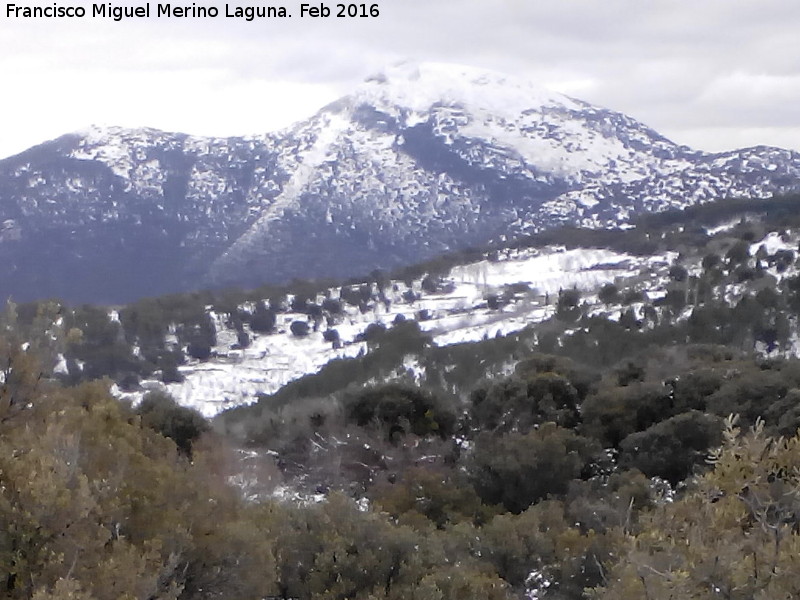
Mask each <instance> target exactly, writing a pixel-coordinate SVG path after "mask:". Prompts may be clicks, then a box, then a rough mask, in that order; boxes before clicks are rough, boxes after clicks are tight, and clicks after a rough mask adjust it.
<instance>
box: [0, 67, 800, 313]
mask: <svg viewBox="0 0 800 600" xmlns="http://www.w3.org/2000/svg"><path fill="white" fill-rule="evenodd" d="M798 182H800V153H797V152H793V151H790V150H783V149H779V148H770V147H755V148H750V149H741V150H735V151H731V152H726V153H714V154H711V153H704V152H699V151H696V150H692V149H690V148H688V147H686V146H679V145H677V144H674V143H673V142H671V141H669V140H668V139H667V138H665V137H664V136H662V135H660V134H658V133H657V132H655V131H654V130H652V129H651V128H649V127H647V126H645V125H643V124H641V123H639V122H638V121H636V120H634V119H632V118H631V117H628V116H626V115H623V114H622V113H617V112H614V111H611V110H608V109H604V108H600V107H595V106H593V105H591V104H588V103H585V102H583V101H580V100H575V99H572V98H568V97H566V96H563V95H560V94H557V93H554V92H549V91H546V90H543V89H542V88H540V87H538V86H535V85H534V84H531V83H530V82H525V81H524V80H520V79H517V78H515V77H513V76H508V75H502V74H496V73H491V72H488V71H483V70H480V69H474V68H467V67H458V66H450V65H441V64H423V65H401V66H399V67H394V68H393V69H389V70H388V71H387V72H385V73H383V74H381V75H377V76H373V77H370V78H368V79H367V81H365V83H364V84H362V85H361V86H359V87H358V88H357V89H356V90H354V92H353V93H351V94H350V95H348V96H345V97H344V98H342V99H340V100H338V101H336V102H334V103H332V104H329V105H328V106H326V107H324V108H323V109H321V110H320V111H319V112H318V113H317V114H316V115H314V116H312V117H311V118H310V119H308V120H306V121H302V122H300V123H297V124H295V125H293V126H290V127H288V128H285V129H283V130H280V131H278V132H273V133H267V134H263V135H256V136H247V137H232V138H215V137H210V138H208V137H198V136H191V135H187V134H178V133H169V132H161V131H158V130H155V129H149V128H141V129H123V128H113V127H112V128H103V129H101V128H90V129H89V130H86V131H84V132H79V133H72V134H67V135H65V136H62V137H60V138H58V139H56V140H53V141H51V142H46V143H45V144H42V145H39V146H36V147H34V148H31V149H29V150H27V151H25V152H23V153H21V154H19V155H16V156H15V157H11V158H8V159H5V160H3V161H0V222H2V223H3V225H2V227H3V229H2V231H0V255H3V256H4V257H5V260H4V261H3V263H4V264H2V265H0V276H1V277H0V280H2V281H3V282H4V283H3V284H2V285H0V292H2V293H3V294H4V295H9V294H12V295H14V296H15V297H20V298H22V299H29V298H33V297H45V296H60V297H64V298H66V299H68V300H73V301H75V300H77V301H85V300H93V301H105V302H124V301H127V300H130V299H133V298H137V297H142V296H147V295H157V294H162V293H167V292H172V291H175V292H177V291H187V290H190V289H198V288H201V287H224V286H228V285H239V286H242V285H243V286H251V287H252V286H256V285H259V284H261V283H264V282H269V281H271V282H281V281H288V280H291V279H293V278H295V277H298V276H302V277H312V278H313V277H317V278H318V277H336V278H341V277H347V276H352V275H357V274H361V273H364V272H369V271H370V270H373V269H377V268H381V269H391V268H395V267H399V266H402V265H404V264H412V263H416V262H419V261H420V260H423V259H427V258H431V257H433V256H435V255H437V254H440V253H442V252H445V251H448V250H456V249H459V248H464V247H468V246H474V245H482V244H485V243H487V242H490V241H494V240H508V239H513V238H516V237H518V236H521V235H526V234H530V233H534V232H536V231H541V230H544V229H548V228H551V227H553V226H558V225H564V224H577V225H581V226H592V227H609V226H612V227H615V226H619V225H620V224H623V223H625V222H626V221H627V220H628V219H629V218H630V217H631V216H633V215H636V214H639V213H641V212H649V211H661V210H665V209H669V208H676V207H682V206H687V205H691V204H694V203H698V202H704V201H708V200H711V199H714V198H719V197H729V196H749V197H754V198H764V197H769V196H771V195H773V194H780V193H788V192H791V191H793V190H796V189H798V187H800V184H799V183H798Z"/></svg>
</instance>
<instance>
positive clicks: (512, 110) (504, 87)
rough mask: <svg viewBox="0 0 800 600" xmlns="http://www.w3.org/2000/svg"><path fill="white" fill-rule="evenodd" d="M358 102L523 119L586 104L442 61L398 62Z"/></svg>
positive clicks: (369, 83)
mask: <svg viewBox="0 0 800 600" xmlns="http://www.w3.org/2000/svg"><path fill="white" fill-rule="evenodd" d="M352 98H353V99H355V100H356V101H357V103H359V104H361V103H368V104H371V105H373V106H375V107H376V108H389V107H392V106H393V107H402V108H405V109H407V110H411V111H413V112H417V113H423V112H427V111H429V110H430V109H431V108H432V107H435V106H442V105H443V106H460V107H463V108H468V109H470V110H471V111H490V112H492V113H495V114H499V115H507V114H508V115H519V114H520V113H521V112H523V111H525V110H530V109H536V108H541V107H545V106H560V107H566V108H570V109H577V108H580V107H581V106H583V105H582V104H579V103H578V102H576V101H575V100H573V99H571V98H568V97H567V96H564V95H562V94H559V93H557V92H553V91H551V90H548V89H546V88H544V87H542V86H541V85H538V84H536V83H535V82H532V81H529V80H527V79H524V78H520V77H517V76H514V75H509V74H505V73H499V72H495V71H490V70H487V69H480V68H476V67H468V66H464V65H457V64H449V63H436V62H423V63H415V62H402V63H398V64H395V65H393V66H391V67H388V68H387V69H385V70H384V71H382V72H380V73H378V74H375V75H372V76H371V77H368V78H367V79H366V81H365V82H364V83H363V84H362V85H361V86H359V87H358V88H357V89H356V91H355V92H354V94H353V95H352Z"/></svg>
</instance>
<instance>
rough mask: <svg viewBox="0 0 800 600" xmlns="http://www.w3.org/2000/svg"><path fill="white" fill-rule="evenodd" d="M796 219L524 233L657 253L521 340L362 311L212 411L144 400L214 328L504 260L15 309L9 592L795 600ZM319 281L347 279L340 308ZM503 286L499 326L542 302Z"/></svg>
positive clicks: (8, 381) (8, 440)
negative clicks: (519, 307)
mask: <svg viewBox="0 0 800 600" xmlns="http://www.w3.org/2000/svg"><path fill="white" fill-rule="evenodd" d="M797 205H798V199H797V198H784V199H775V200H774V201H773V203H772V204H769V203H761V204H745V203H743V202H742V203H739V202H730V203H727V204H725V203H718V204H714V205H708V206H706V207H701V208H698V209H696V210H694V212H690V213H673V214H664V215H660V216H657V217H651V218H648V219H647V220H643V221H640V222H638V223H637V224H636V227H635V228H633V229H629V230H626V231H618V232H598V231H584V230H565V231H561V232H548V233H546V234H542V235H541V236H539V237H536V238H531V239H529V240H527V241H526V242H525V243H524V244H520V246H525V247H530V248H534V249H535V248H544V247H545V246H552V245H564V246H567V247H569V248H576V247H578V248H595V249H600V248H602V249H606V250H609V251H611V250H614V251H618V252H624V253H627V254H630V255H632V256H646V255H649V254H654V253H662V254H664V255H665V256H669V257H672V260H671V263H670V264H668V265H664V266H658V267H657V268H658V269H659V274H658V276H657V277H656V276H651V274H648V273H646V272H644V271H641V272H639V271H637V272H636V273H634V274H626V275H625V277H622V278H619V279H616V280H615V281H614V282H613V283H604V284H602V285H600V287H599V289H583V290H581V289H577V288H571V287H570V288H565V289H562V290H561V292H560V293H555V294H554V295H553V297H552V298H551V299H549V301H548V302H549V303H548V304H547V305H546V306H549V307H550V309H549V311H550V312H548V313H546V318H542V319H540V320H537V321H536V322H533V321H532V322H531V323H530V325H529V326H528V327H522V328H519V329H517V330H515V331H514V333H512V334H509V335H501V336H487V337H486V338H485V339H480V340H478V341H475V342H470V343H448V344H443V345H439V344H437V343H436V342H435V340H436V339H437V335H439V333H438V332H437V331H436V330H435V329H434V330H426V329H425V324H426V323H428V322H429V321H430V318H429V319H428V320H426V319H424V318H419V315H415V317H414V318H408V319H404V320H398V321H397V322H396V323H391V324H390V325H389V326H384V325H381V326H378V325H377V324H373V325H370V326H369V327H367V328H366V329H365V331H364V332H363V333H364V334H365V335H364V338H363V340H362V341H361V342H359V343H363V344H364V347H365V351H364V352H363V353H360V355H358V356H354V357H352V358H344V359H339V360H335V361H332V362H330V363H329V364H327V365H326V366H325V367H323V368H322V369H321V370H320V371H319V372H317V373H313V374H310V375H308V376H305V377H302V378H299V379H296V380H294V381H292V382H290V383H288V384H287V385H284V386H283V387H281V388H280V389H279V390H278V391H277V392H275V393H264V394H261V395H260V397H259V399H258V401H257V402H255V403H254V404H252V405H250V406H244V407H239V408H235V409H233V410H229V411H227V412H223V413H222V414H220V415H219V416H218V417H217V418H215V419H214V420H211V421H207V420H205V419H203V418H202V417H201V416H200V415H199V414H198V413H196V412H195V411H193V410H191V409H189V408H186V407H183V406H180V405H178V404H177V403H176V402H175V401H174V400H173V399H172V398H171V397H170V396H169V395H168V394H167V393H166V392H165V388H160V389H147V388H141V387H140V386H141V385H142V383H143V382H147V381H150V380H151V379H153V378H154V379H159V378H160V379H161V380H162V381H168V380H170V379H171V378H180V377H184V376H187V373H189V371H187V368H188V367H191V368H192V369H197V368H199V366H200V365H206V366H207V367H213V365H215V364H217V363H215V361H219V360H220V357H219V356H213V353H214V352H218V351H219V348H220V344H219V343H218V340H216V339H212V338H216V337H217V336H222V335H223V333H224V334H225V335H227V333H225V332H227V331H228V330H229V329H230V330H231V331H236V332H239V333H241V338H236V339H232V340H231V341H232V343H233V342H235V343H236V344H239V345H241V346H246V345H247V344H248V343H252V341H253V340H250V339H247V338H250V337H251V336H261V337H259V338H258V339H260V340H262V341H264V340H267V341H269V340H272V339H275V340H277V339H279V336H281V335H284V336H291V335H295V334H293V333H292V332H288V333H284V334H280V333H279V332H277V331H276V329H277V327H276V324H277V323H280V322H282V321H281V320H280V319H281V318H282V316H283V315H285V314H291V315H298V314H303V315H307V317H308V318H307V319H305V320H303V321H298V320H297V319H296V318H295V317H294V316H293V317H292V319H294V320H293V321H292V323H294V322H305V323H306V324H307V326H308V330H307V331H305V332H303V333H304V335H305V336H310V335H317V336H323V335H324V334H325V332H326V331H329V330H331V329H335V327H334V326H328V324H327V323H326V318H327V317H329V316H335V315H336V314H338V313H337V311H338V310H339V309H341V305H342V304H347V303H348V302H351V303H352V306H353V307H355V308H354V310H359V309H358V306H359V303H361V304H363V305H364V306H365V308H367V311H366V312H365V313H364V314H369V310H371V309H369V308H368V307H369V306H370V305H372V304H374V303H377V302H382V300H381V297H380V293H379V290H381V289H389V288H390V287H391V285H393V284H390V283H388V282H403V281H404V280H409V281H417V280H422V279H427V281H428V283H427V284H426V285H427V286H428V287H429V288H430V291H426V293H427V294H430V295H436V294H446V293H448V292H447V291H446V290H444V289H443V287H446V286H447V283H448V273H451V271H452V269H453V268H454V267H458V266H463V265H466V264H470V263H472V262H474V261H475V260H479V259H480V260H483V259H486V260H489V259H490V258H491V256H490V255H492V253H502V252H509V251H511V250H512V249H508V248H499V247H496V248H487V249H480V250H478V249H476V250H474V251H470V252H469V253H467V254H465V255H461V256H455V255H453V256H450V257H446V258H443V259H441V260H440V261H437V262H432V263H427V264H425V265H420V266H418V267H415V268H411V269H408V270H406V271H404V272H402V273H401V272H398V273H394V274H391V275H386V274H382V273H373V274H372V275H371V276H370V277H369V278H368V280H367V279H364V280H362V281H351V282H345V283H336V282H318V283H309V282H296V283H295V284H294V285H293V287H291V288H270V289H260V290H253V291H248V292H243V291H229V292H225V293H224V294H223V293H216V294H211V293H208V294H196V295H187V296H172V297H167V298H156V299H151V300H147V301H141V302H139V303H136V304H132V305H128V306H124V307H115V308H114V309H109V308H102V307H91V306H80V307H69V306H66V305H64V304H63V303H60V302H57V301H51V302H44V303H36V304H19V305H15V304H13V303H9V305H8V307H7V310H6V311H5V313H4V315H3V317H2V323H0V327H2V331H3V342H2V344H0V366H2V369H3V373H2V382H3V385H2V387H1V388H0V445H2V446H3V448H2V449H1V450H0V481H2V486H0V519H2V521H3V523H2V525H0V530H1V531H4V532H5V533H4V534H3V536H2V537H0V586H2V589H3V592H4V593H5V595H6V596H7V597H9V598H31V597H32V598H36V599H37V600H44V599H59V600H61V599H80V600H88V599H97V600H100V599H104V598H108V599H109V600H110V599H118V598H137V599H138V598H141V599H152V598H158V599H162V598H163V599H166V598H184V599H194V598H198V599H199V598H208V599H211V598H224V599H228V598H230V599H250V598H252V599H253V600H256V599H261V598H268V597H272V598H282V599H289V598H298V599H312V598H313V599H330V600H333V599H341V600H344V599H348V598H353V599H364V600H367V599H381V598H385V599H392V600H394V599H397V600H400V599H408V598H412V599H418V600H445V599H456V598H458V599H470V598H474V599H476V600H478V599H481V600H485V599H487V598H488V599H494V598H497V599H505V598H509V599H510V598H554V599H559V600H560V599H579V598H593V599H600V598H604V599H605V598H608V599H611V598H614V599H623V600H627V599H629V598H630V599H641V598H648V599H653V600H661V599H664V600H666V599H668V598H697V599H707V598H708V599H711V598H735V599H739V598H741V599H744V598H763V599H767V598H769V599H775V598H793V597H796V596H797V595H800V576H798V573H800V569H798V567H799V566H800V565H799V564H798V556H800V552H799V551H800V533H799V532H800V505H798V497H799V496H798V494H800V475H799V474H798V469H797V465H798V464H800V462H799V461H800V454H798V452H800V450H799V449H800V438H798V437H797V429H798V427H800V360H798V359H797V358H796V354H797V338H798V316H799V315H800V296H799V295H798V294H800V275H798V266H797V250H798V241H799V240H800V235H798V232H799V231H800V229H799V228H798V227H799V226H800V221H799V220H798V219H800V217H797V216H796V215H798V214H800V213H798V211H797V210H796V208H797ZM520 249H521V248H517V249H516V250H520ZM636 264H637V265H638V264H639V263H636ZM641 264H643V265H644V264H648V263H641ZM659 264H660V263H659ZM638 268H639V267H637V269H638ZM642 268H644V267H642ZM662 270H663V274H662V273H661V271H662ZM379 280H380V281H382V282H383V287H382V286H381V283H380V282H379ZM368 282H369V283H370V285H365V284H367V283H368ZM653 282H657V285H658V289H656V287H654V285H655V284H654V283H653ZM415 285H416V284H415ZM334 287H335V288H336V289H337V290H342V289H346V290H350V292H345V293H344V295H342V294H341V292H340V293H339V296H338V297H336V298H327V300H328V302H327V304H326V303H325V298H324V291H325V290H329V289H332V288H334ZM512 288H513V289H508V290H505V291H507V292H508V293H507V294H505V295H504V294H503V293H502V292H503V290H500V291H501V293H499V294H496V295H493V296H492V297H491V298H489V297H487V298H486V299H485V303H486V307H483V308H481V310H484V309H485V310H486V311H492V310H494V311H497V315H498V317H499V318H510V317H509V315H510V313H504V312H503V307H505V306H514V304H515V302H517V303H519V302H522V299H523V298H525V297H526V296H525V295H526V294H532V293H533V292H532V290H530V289H528V290H525V289H522V288H521V287H520V286H517V287H513V286H512ZM415 289H417V288H416V287H414V286H410V287H409V288H408V290H411V291H414V290H415ZM408 290H404V289H400V290H399V291H400V293H402V292H404V291H408ZM385 295H388V292H386V293H385ZM265 300H266V301H265ZM490 303H491V304H492V305H494V306H496V308H492V307H491V306H490ZM337 304H338V305H339V308H337ZM359 312H360V311H359ZM417 312H418V311H417ZM517 314H518V313H514V315H512V316H515V315H517ZM543 314H544V313H543ZM315 315H316V316H315ZM428 316H429V317H430V315H428ZM212 317H214V318H212ZM423 317H424V315H423ZM315 318H319V321H320V326H319V328H318V331H313V325H314V322H315ZM431 318H432V317H431ZM226 320H227V321H229V322H230V326H228V325H225V327H224V328H220V329H218V326H219V324H220V323H222V324H224V323H225V322H226ZM237 323H238V325H237ZM339 327H340V329H343V328H342V327H341V325H340V326H339ZM343 330H344V329H343ZM295 337H303V336H302V335H300V336H297V335H295ZM338 341H339V342H341V340H338ZM336 342H337V340H336V339H333V338H332V336H331V339H330V340H329V341H328V343H330V344H331V345H334V344H335V343H336ZM276 343H277V342H276ZM188 376H191V375H188ZM123 389H129V390H135V391H136V394H138V395H134V396H132V397H135V398H137V399H138V401H137V402H136V403H134V404H131V402H130V401H126V400H120V399H119V397H120V396H121V395H123ZM166 389H167V390H168V389H169V388H166ZM112 391H113V394H112V393H111V392H112ZM114 394H116V397H115V395H114Z"/></svg>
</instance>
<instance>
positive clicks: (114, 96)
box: [0, 0, 800, 157]
mask: <svg viewBox="0 0 800 600" xmlns="http://www.w3.org/2000/svg"><path fill="white" fill-rule="evenodd" d="M195 1H196V3H197V4H198V5H201V6H202V5H205V6H210V5H212V4H213V5H215V6H218V7H221V8H222V7H224V3H219V2H215V3H212V2H206V3H204V2H203V1H202V0H195ZM279 1H280V0H276V1H275V2H272V4H277V3H278V2H279ZM377 2H378V4H379V6H380V10H381V15H380V17H378V18H377V19H352V20H348V19H335V18H329V19H300V18H299V12H300V11H299V6H300V2H299V1H298V2H295V0H287V2H286V3H285V6H286V7H287V8H288V10H289V12H290V13H292V14H293V15H294V17H293V18H291V19H273V20H255V21H253V22H249V23H248V22H245V21H239V20H235V19H226V18H224V17H222V16H220V17H219V18H217V19H207V20H203V19H184V20H180V19H175V18H173V19H165V18H162V19H154V18H151V19H150V20H139V19H130V20H124V21H122V22H119V23H117V22H114V21H112V20H110V19H109V20H103V19H99V18H98V19H92V18H90V17H87V18H85V19H76V20H75V19H73V20H68V19H21V18H20V19H13V18H8V17H7V13H6V11H7V9H6V5H7V4H8V0H2V2H0V8H1V9H2V11H3V12H2V14H0V86H1V87H0V90H2V92H1V93H0V157H2V156H8V155H11V154H13V153H16V152H19V151H21V150H24V149H25V148H27V147H29V146H31V145H34V144H36V143H39V142H42V141H44V140H47V139H51V138H54V137H57V136H59V135H61V134H63V133H67V132H69V131H74V130H78V129H82V128H84V127H86V126H88V125H90V124H101V125H123V126H151V127H157V128H160V129H166V130H171V131H183V132H186V133H193V134H201V135H246V134H256V133H264V132H267V131H270V130H273V129H276V128H279V127H283V126H286V125H289V124H291V123H292V122H294V121H296V120H298V119H301V118H304V117H306V116H309V115H310V114H312V113H314V112H315V111H316V110H317V109H319V108H321V107H322V106H323V105H325V104H327V103H328V102H330V101H332V100H334V99H335V98H337V97H339V96H341V95H343V94H346V93H347V92H348V91H349V90H350V89H352V88H353V87H354V86H355V85H357V84H358V83H359V82H360V81H361V80H362V79H364V78H365V77H367V76H368V75H369V74H371V73H373V72H375V71H377V70H380V68H381V67H382V66H384V65H386V64H390V63H393V62H397V61H398V60H402V59H409V58H410V59H414V60H421V61H422V60H433V61H440V62H457V63H462V64H468V65H475V66H480V67H486V68H491V69H496V70H500V71H506V72H510V73H516V74H519V75H524V76H527V77H529V78H531V79H533V80H535V81H538V82H539V83H541V84H542V85H545V86H547V87H550V88H552V89H555V90H558V91H561V92H564V93H567V94H569V95H572V96H574V97H577V98H581V99H583V100H587V101H589V102H593V103H595V104H599V105H601V106H606V107H608V108H612V109H615V110H619V111H622V112H625V113H627V114H629V115H631V116H633V117H635V118H637V119H639V120H641V121H643V122H645V123H646V124H648V125H650V126H652V127H653V128H655V129H656V130H658V131H659V132H661V133H663V134H664V135H666V136H667V137H670V138H671V139H673V140H674V141H676V142H678V143H682V144H687V145H690V146H693V147H695V148H698V149H702V150H709V151H716V150H725V149H731V148H735V147H740V146H752V145H756V144H771V145H776V146H783V147H787V148H793V149H797V150H800V108H798V100H800V44H798V43H797V38H798V34H797V32H798V30H800V3H799V2H797V1H796V0H759V1H756V0H747V1H745V0H694V1H690V0H604V1H601V0H458V1H456V0H435V1H432V0H377ZM16 3H17V4H18V5H21V4H25V0H16ZM72 3H73V4H81V5H83V6H87V7H90V6H91V4H90V3H87V2H79V1H73V2H72ZM239 3H240V4H247V3H246V2H245V3H242V2H239ZM42 4H43V5H49V6H52V4H53V2H52V1H47V2H43V3H42ZM57 4H59V5H61V6H66V5H69V4H70V0H63V1H59V2H57ZM114 4H115V5H118V4H117V3H114ZM124 4H125V5H127V6H131V5H132V4H143V2H141V0H139V1H137V2H127V3H124ZM186 4H191V2H187V3H186ZM312 4H313V3H312ZM328 4H329V5H330V6H334V5H335V2H329V3H328ZM30 5H33V4H30ZM155 5H156V2H153V3H152V6H155ZM262 6H263V4H262ZM223 14H224V10H223Z"/></svg>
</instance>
